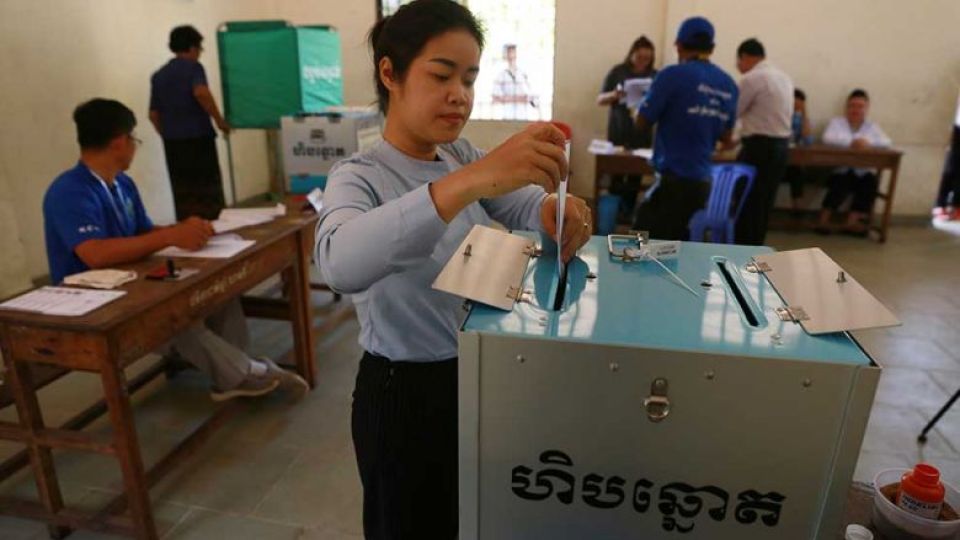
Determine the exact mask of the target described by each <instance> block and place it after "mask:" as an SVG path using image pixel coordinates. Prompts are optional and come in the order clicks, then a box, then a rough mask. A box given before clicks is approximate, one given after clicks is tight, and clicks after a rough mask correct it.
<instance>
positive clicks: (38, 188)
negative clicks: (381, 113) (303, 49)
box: [0, 0, 960, 296]
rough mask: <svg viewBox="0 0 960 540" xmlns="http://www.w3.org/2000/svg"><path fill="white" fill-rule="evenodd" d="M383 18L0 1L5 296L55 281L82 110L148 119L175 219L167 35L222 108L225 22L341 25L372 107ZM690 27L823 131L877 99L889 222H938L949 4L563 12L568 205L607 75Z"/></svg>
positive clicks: (179, 4) (151, 185)
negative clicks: (161, 124)
mask: <svg viewBox="0 0 960 540" xmlns="http://www.w3.org/2000/svg"><path fill="white" fill-rule="evenodd" d="M374 6H375V2H374V0H352V1H350V2H340V1H337V0H3V1H2V2H0V44H2V51H3V54H2V55H0V73H3V74H4V81H3V83H2V85H0V92H2V93H0V118H3V120H4V129H3V130H2V131H0V253H2V256H0V296H2V295H4V294H8V293H10V292H12V291H14V290H17V289H20V288H22V287H24V286H25V285H26V284H27V283H28V279H29V277H31V276H38V275H42V274H45V273H46V256H45V251H44V244H43V227H42V215H41V211H40V203H41V199H42V196H43V193H44V190H45V189H46V187H47V185H48V184H49V182H50V181H51V180H52V179H53V178H54V177H55V176H56V175H57V174H58V173H59V172H60V171H62V170H64V169H65V168H67V167H69V166H71V165H72V164H73V162H74V160H75V159H76V157H77V149H76V144H75V142H74V130H73V125H72V122H71V120H70V113H71V111H72V109H73V107H74V106H75V105H76V104H77V103H79V102H80V101H82V100H84V99H87V98H89V97H93V96H97V95H99V96H109V97H113V98H116V99H119V100H121V101H123V102H124V103H126V104H127V105H129V106H130V107H131V108H132V109H133V110H134V111H135V112H136V113H137V115H138V116H139V117H140V121H141V126H140V128H139V129H138V132H139V134H140V135H141V138H143V139H144V140H145V144H144V146H143V147H142V148H141V149H140V151H139V154H138V156H137V160H136V161H135V163H134V166H133V168H132V171H131V173H132V175H133V176H134V178H135V179H136V180H137V182H138V185H139V186H140V189H141V191H142V192H143V194H144V198H145V201H146V203H147V206H148V208H149V210H150V212H151V214H152V215H153V216H154V217H155V218H156V219H157V220H158V221H161V222H162V221H167V220H171V219H172V217H173V205H172V200H171V196H170V190H169V185H168V181H167V176H166V167H165V165H164V161H163V155H162V147H161V142H160V140H159V138H158V137H157V136H156V134H154V133H153V130H152V129H151V128H150V127H149V124H148V122H147V121H146V112H147V100H148V91H149V77H150V74H151V73H152V72H153V71H154V70H155V69H156V68H157V67H159V66H160V65H161V64H162V63H164V62H165V61H166V59H167V58H168V57H169V52H168V51H167V50H166V38H167V33H168V32H169V30H170V28H172V27H173V26H176V25H178V24H186V23H189V24H193V25H195V26H196V27H197V28H198V29H199V30H200V32H201V33H203V34H204V35H205V36H206V37H207V40H206V45H207V46H206V53H205V55H204V57H203V58H202V62H203V63H204V65H205V66H206V68H207V74H208V76H209V78H210V83H211V88H213V89H214V92H215V94H216V95H217V97H218V99H219V97H220V96H219V87H220V81H219V75H218V71H219V66H218V63H217V58H216V46H215V41H216V40H215V31H216V27H217V25H218V24H219V23H220V22H223V21H227V20H243V19H270V18H280V19H287V20H290V21H292V22H294V23H297V24H306V23H326V24H332V25H334V26H336V27H337V28H338V29H339V30H340V32H341V38H342V41H343V48H344V79H345V81H344V84H345V95H346V100H347V102H348V103H350V104H367V103H370V102H372V101H373V99H374V95H375V94H374V91H373V86H372V83H371V77H372V70H371V67H370V60H369V56H368V53H367V50H366V45H365V42H364V39H365V37H366V32H367V31H368V29H369V27H370V26H371V25H372V24H373V21H374V16H375V13H374V10H375V7H374ZM692 14H702V15H706V16H707V17H710V18H711V19H712V20H713V21H714V23H715V25H716V27H717V32H718V47H717V51H716V54H715V59H716V61H717V62H718V63H719V64H720V65H721V66H722V67H724V68H725V69H727V70H728V71H730V72H731V73H733V69H734V65H733V64H734V58H733V56H734V51H735V50H736V46H737V44H739V42H740V41H741V40H742V39H744V38H747V37H750V36H757V37H758V38H760V39H761V40H762V41H763V42H764V44H765V45H766V46H767V49H768V51H769V56H770V58H771V60H773V61H774V62H776V63H777V64H779V65H780V66H781V67H783V68H784V69H785V70H786V71H788V72H789V73H790V74H791V75H792V76H793V78H794V80H795V81H796V82H797V84H798V85H799V86H801V87H803V88H804V89H805V90H806V91H807V93H808V96H809V105H810V112H811V114H812V115H813V117H814V119H815V125H816V126H818V127H819V126H822V125H823V124H824V123H825V122H826V120H827V119H828V118H829V117H830V116H832V115H834V114H838V113H839V112H840V110H841V105H842V103H843V98H844V96H845V95H846V93H847V92H848V91H849V90H850V89H851V88H852V87H854V86H863V87H865V88H867V89H868V90H869V91H870V92H871V95H872V96H873V112H872V115H873V117H874V119H876V120H878V121H879V122H880V123H881V125H882V126H883V127H884V129H886V130H887V131H888V132H889V133H890V135H891V136H892V137H893V139H894V141H895V143H896V145H897V146H898V147H899V148H901V149H903V150H905V151H906V157H905V159H904V164H903V168H902V171H901V184H900V189H899V191H898V193H897V200H896V205H895V207H894V211H895V212H896V213H898V214H925V213H926V212H927V211H928V209H929V206H930V200H931V198H932V196H933V194H934V192H935V190H936V186H937V182H938V180H939V170H940V165H941V162H942V153H943V147H944V145H945V143H946V141H947V135H948V131H949V127H950V124H951V118H952V115H953V107H954V104H955V99H956V92H957V83H956V82H954V78H960V69H958V68H960V55H958V54H957V51H960V34H958V33H957V32H955V28H954V26H955V24H956V21H958V20H960V2H956V1H955V0H923V1H920V2H913V3H904V2H902V1H900V0H846V1H845V2H832V1H829V0H809V1H807V2H795V1H790V0H738V1H737V2H730V1H725V0H592V1H589V2H584V1H583V0H557V25H556V43H557V55H556V75H555V77H556V80H555V89H556V95H555V97H554V103H555V104H556V105H555V106H556V110H555V117H556V118H557V119H558V120H563V121H566V122H568V123H569V124H571V126H572V127H573V131H574V145H575V149H574V154H573V157H572V169H573V176H572V182H573V186H572V189H573V192H574V193H577V194H580V195H590V194H592V186H593V158H592V157H591V156H590V155H589V154H587V153H586V151H585V147H586V145H587V143H588V142H589V140H590V139H591V138H593V137H598V136H599V137H602V136H604V134H605V132H606V110H605V109H603V108H601V107H597V106H596V105H594V100H595V98H596V94H597V92H598V90H599V87H600V84H601V81H602V79H603V76H604V75H605V74H606V73H607V71H608V70H609V69H610V67H611V66H613V65H614V64H615V63H617V62H619V61H620V60H621V59H622V58H623V56H624V54H625V52H626V48H627V47H628V46H629V44H630V42H631V41H632V40H633V39H634V38H636V37H637V36H639V35H640V34H646V35H647V36H648V37H650V38H651V39H652V40H653V41H654V43H658V44H659V45H660V46H659V47H658V50H657V56H658V64H662V63H664V61H665V60H669V61H672V60H673V59H675V55H674V54H673V53H672V51H670V48H671V43H672V41H673V36H674V34H675V32H676V27H677V25H678V24H679V22H680V21H681V20H682V19H683V18H684V17H686V16H688V15H692ZM519 127H520V124H516V123H497V122H472V123H471V124H469V125H468V127H467V129H466V130H465V135H466V136H467V137H468V138H470V139H471V140H472V141H473V142H474V143H475V144H477V145H478V146H480V147H484V148H490V147H492V146H494V145H496V144H497V143H498V142H500V141H502V140H503V139H504V138H506V137H508V136H509V135H510V134H511V133H513V132H515V131H516V130H517V129H519ZM233 142H234V148H235V152H234V156H235V161H236V164H237V167H236V169H237V173H238V178H237V180H238V184H239V186H238V192H239V193H238V194H239V195H240V196H241V197H243V196H248V195H251V194H254V193H257V192H260V191H263V190H264V189H266V187H267V185H268V179H267V160H266V144H265V141H264V138H263V136H262V134H261V133H259V132H249V131H246V132H238V133H237V134H236V135H235V136H234V138H233ZM221 144H222V143H221ZM225 157H226V156H225V152H224V151H223V147H222V146H221V160H222V161H224V160H225ZM224 173H225V174H226V166H225V162H224Z"/></svg>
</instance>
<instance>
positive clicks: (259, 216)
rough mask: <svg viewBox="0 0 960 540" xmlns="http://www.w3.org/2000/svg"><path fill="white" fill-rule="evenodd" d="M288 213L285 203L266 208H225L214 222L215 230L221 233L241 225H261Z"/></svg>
mask: <svg viewBox="0 0 960 540" xmlns="http://www.w3.org/2000/svg"><path fill="white" fill-rule="evenodd" d="M286 213H287V207H286V206H284V205H283V203H277V205H276V206H270V207H265V208H224V209H223V210H221V211H220V216H219V217H217V219H216V220H215V221H214V222H213V232H215V233H217V234H220V233H225V232H227V231H232V230H235V229H239V228H241V227H247V226H250V225H259V224H261V223H266V222H268V221H273V220H274V219H276V218H278V217H280V216H284V215H286Z"/></svg>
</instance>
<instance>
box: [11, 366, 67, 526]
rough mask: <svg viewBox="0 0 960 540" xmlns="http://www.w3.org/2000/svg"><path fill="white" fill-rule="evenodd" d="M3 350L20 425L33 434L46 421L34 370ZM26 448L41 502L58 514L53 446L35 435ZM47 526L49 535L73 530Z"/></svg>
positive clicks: (59, 502) (59, 504)
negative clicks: (49, 445) (41, 407)
mask: <svg viewBox="0 0 960 540" xmlns="http://www.w3.org/2000/svg"><path fill="white" fill-rule="evenodd" d="M4 353H5V354H4V355H3V362H4V364H6V367H7V377H8V378H9V379H8V381H9V383H10V389H11V391H12V392H11V393H12V394H13V397H14V400H15V401H16V406H17V415H18V416H19V417H20V425H21V426H22V427H23V428H25V429H26V430H28V431H29V432H30V433H31V434H36V433H37V432H38V431H41V430H43V429H44V424H43V415H42V413H41V412H40V403H39V402H38V401H37V392H36V389H35V388H34V386H33V373H32V372H31V370H30V366H29V365H28V364H26V363H23V362H18V361H16V360H14V359H13V358H12V355H11V354H10V352H9V351H4ZM27 451H28V453H29V455H30V465H31V466H32V467H33V477H34V480H35V481H36V483H37V493H38V494H39V496H40V502H41V503H43V506H44V507H45V508H46V510H47V511H48V512H50V513H51V514H57V513H59V512H60V511H61V510H62V509H63V495H62V494H61V493H60V483H59V482H58V481H57V471H56V469H55V468H54V465H53V454H52V452H51V451H50V448H48V447H45V446H41V445H40V444H39V443H37V442H36V439H34V438H32V437H31V440H30V442H28V443H27ZM48 530H49V532H50V538H64V537H66V536H67V535H68V534H70V529H68V528H66V527H58V526H56V525H49V526H48Z"/></svg>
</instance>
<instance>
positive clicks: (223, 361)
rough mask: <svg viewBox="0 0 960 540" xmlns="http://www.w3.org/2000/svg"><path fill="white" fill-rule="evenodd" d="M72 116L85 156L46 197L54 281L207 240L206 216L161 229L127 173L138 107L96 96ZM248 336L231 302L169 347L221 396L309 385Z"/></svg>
mask: <svg viewBox="0 0 960 540" xmlns="http://www.w3.org/2000/svg"><path fill="white" fill-rule="evenodd" d="M73 120H74V122H75V123H76V125H77V141H78V142H79V143H80V161H79V162H78V163H77V165H76V166H75V167H74V168H72V169H70V170H68V171H65V172H64V173H62V174H61V175H60V176H58V177H57V179H56V180H54V181H53V184H51V186H50V187H49V188H48V189H47V193H46V196H45V197H44V199H43V218H44V232H45V236H46V242H47V258H48V262H49V265H50V277H51V279H52V281H53V283H60V282H61V281H63V278H64V277H66V276H68V275H70V274H75V273H77V272H83V271H85V270H88V269H90V268H107V267H110V266H113V265H118V264H124V263H129V262H133V261H136V260H138V259H142V258H144V257H146V256H148V255H150V254H151V253H153V252H155V251H157V250H160V249H163V248H165V247H168V246H177V247H180V248H184V249H191V250H193V249H199V248H201V247H203V245H204V244H206V242H207V240H208V239H209V238H210V236H211V235H212V234H213V228H212V227H211V225H210V223H209V222H207V221H205V220H203V219H200V218H197V217H190V218H188V219H186V220H184V221H182V222H180V223H177V224H176V225H171V226H167V227H159V226H155V225H154V224H153V222H152V221H151V220H150V218H149V217H148V216H147V212H146V210H145V209H144V207H143V202H142V201H141V199H140V194H139V192H138V191H137V186H136V184H134V183H133V180H132V179H131V178H130V177H129V176H127V175H126V174H124V172H123V171H125V170H127V169H128V168H129V167H130V163H131V162H132V161H133V156H134V154H135V153H136V149H137V146H138V145H139V143H140V141H139V140H138V139H137V138H136V137H135V136H134V135H133V128H134V127H135V126H136V124H137V121H136V118H135V117H134V114H133V111H131V110H130V109H128V108H127V107H125V106H124V105H123V104H122V103H120V102H118V101H113V100H107V99H92V100H90V101H88V102H86V103H83V104H81V105H80V106H78V107H77V108H76V110H75V111H74V113H73ZM211 328H213V329H216V330H217V331H218V333H219V334H220V335H218V334H217V333H214V331H212V330H211ZM246 337H247V336H246V321H245V320H244V318H243V312H242V310H241V308H240V303H239V301H233V302H231V303H229V304H228V305H227V306H226V307H225V308H224V309H222V310H221V311H220V312H219V313H217V314H215V315H214V316H212V317H210V318H209V319H207V321H206V324H201V323H197V324H194V325H193V326H191V327H189V328H188V329H187V330H185V331H184V332H183V333H181V334H180V335H178V336H177V337H176V338H174V339H173V340H172V341H171V343H170V344H169V346H168V347H166V348H165V349H168V350H169V349H170V348H172V349H173V350H175V351H176V352H177V353H178V354H179V355H180V356H182V357H183V358H184V359H186V360H187V361H188V362H190V363H192V364H193V365H195V366H196V367H198V368H199V369H201V370H202V371H204V372H205V373H207V374H208V375H209V376H210V377H211V378H212V379H213V381H214V384H213V389H212V390H211V397H212V398H213V399H214V400H216V401H223V400H227V399H230V398H234V397H239V396H258V395H262V394H266V393H269V392H271V391H273V390H275V389H276V388H277V387H278V386H280V385H281V384H290V385H296V386H299V387H301V388H305V387H306V382H305V381H304V380H303V379H302V378H300V377H299V376H298V375H296V374H294V373H291V372H288V371H285V370H283V369H281V368H280V367H279V366H277V365H276V364H274V363H273V362H272V361H271V360H270V359H267V358H261V359H257V360H254V359H252V358H250V357H249V356H247V354H246V353H244V352H243V350H242V347H243V346H244V345H245V342H246Z"/></svg>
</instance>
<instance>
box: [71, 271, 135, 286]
mask: <svg viewBox="0 0 960 540" xmlns="http://www.w3.org/2000/svg"><path fill="white" fill-rule="evenodd" d="M135 279H137V273H136V272H134V271H132V270H111V269H104V270H87V271H86V272H80V273H79V274H73V275H72V276H67V277H65V278H63V283H64V284H65V285H79V286H81V287H93V288H94V289H116V288H117V287H119V286H121V285H123V284H124V283H128V282H130V281H133V280H135Z"/></svg>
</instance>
